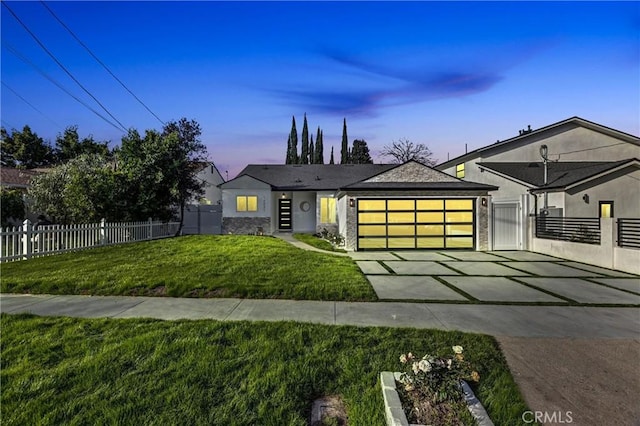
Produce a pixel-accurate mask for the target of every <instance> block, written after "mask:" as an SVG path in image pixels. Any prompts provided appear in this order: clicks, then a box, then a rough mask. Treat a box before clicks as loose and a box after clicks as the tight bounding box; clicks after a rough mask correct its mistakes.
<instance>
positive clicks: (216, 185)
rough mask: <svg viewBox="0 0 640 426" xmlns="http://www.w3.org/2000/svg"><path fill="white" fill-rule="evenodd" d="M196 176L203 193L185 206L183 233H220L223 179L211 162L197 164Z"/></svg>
mask: <svg viewBox="0 0 640 426" xmlns="http://www.w3.org/2000/svg"><path fill="white" fill-rule="evenodd" d="M198 170H199V171H198V174H197V175H196V178H197V179H198V180H199V181H201V182H203V183H204V188H203V189H204V194H202V195H201V196H200V197H198V199H195V198H194V199H192V200H190V201H189V203H187V205H186V206H185V211H184V224H183V227H182V233H183V234H220V233H221V232H222V228H221V221H222V207H221V205H220V204H221V203H222V189H220V184H222V183H224V179H223V177H222V175H221V174H220V172H219V171H218V168H217V167H216V166H215V164H213V163H212V162H203V163H199V164H198Z"/></svg>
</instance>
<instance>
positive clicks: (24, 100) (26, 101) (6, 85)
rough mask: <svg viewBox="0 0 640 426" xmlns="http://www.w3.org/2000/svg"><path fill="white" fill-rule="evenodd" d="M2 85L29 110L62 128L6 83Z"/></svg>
mask: <svg viewBox="0 0 640 426" xmlns="http://www.w3.org/2000/svg"><path fill="white" fill-rule="evenodd" d="M2 85H3V86H4V87H6V88H7V89H9V91H11V92H12V93H13V94H14V95H16V96H17V97H18V98H20V99H21V100H22V101H23V102H24V103H25V104H27V105H29V106H30V107H31V108H33V109H34V110H36V111H37V112H39V113H40V114H41V115H42V116H43V117H44V118H46V119H47V120H49V121H51V122H52V123H53V124H55V125H56V126H58V127H60V128H62V126H61V125H60V124H58V123H56V121H55V120H54V119H53V118H51V117H49V116H48V115H47V114H45V113H44V112H42V111H40V110H39V109H38V108H36V107H35V106H33V104H31V103H30V102H29V101H28V100H26V99H25V98H23V97H22V96H20V94H19V93H18V92H16V91H15V90H13V89H12V88H11V87H10V86H9V85H8V84H7V83H5V82H4V81H3V82H2Z"/></svg>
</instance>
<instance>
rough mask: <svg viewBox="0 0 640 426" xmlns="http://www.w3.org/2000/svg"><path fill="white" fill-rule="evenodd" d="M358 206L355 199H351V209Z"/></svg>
mask: <svg viewBox="0 0 640 426" xmlns="http://www.w3.org/2000/svg"><path fill="white" fill-rule="evenodd" d="M355 206H356V200H355V199H354V198H349V207H355Z"/></svg>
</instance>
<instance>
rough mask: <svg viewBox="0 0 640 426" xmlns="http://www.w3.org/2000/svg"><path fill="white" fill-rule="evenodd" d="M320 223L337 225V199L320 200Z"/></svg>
mask: <svg viewBox="0 0 640 426" xmlns="http://www.w3.org/2000/svg"><path fill="white" fill-rule="evenodd" d="M320 223H336V199H335V198H329V197H322V198H320Z"/></svg>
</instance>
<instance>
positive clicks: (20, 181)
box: [0, 166, 40, 191]
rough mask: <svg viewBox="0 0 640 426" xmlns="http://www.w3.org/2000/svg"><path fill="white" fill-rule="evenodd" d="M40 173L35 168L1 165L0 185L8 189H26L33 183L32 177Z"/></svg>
mask: <svg viewBox="0 0 640 426" xmlns="http://www.w3.org/2000/svg"><path fill="white" fill-rule="evenodd" d="M38 174H40V173H39V172H37V171H35V170H22V169H16V168H14V167H7V166H2V167H0V186H2V188H6V189H21V190H24V191H26V190H27V189H28V188H29V186H30V185H31V178H33V177H34V176H37V175H38Z"/></svg>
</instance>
